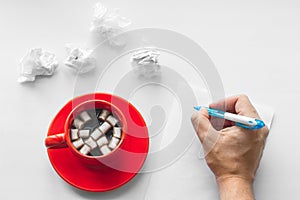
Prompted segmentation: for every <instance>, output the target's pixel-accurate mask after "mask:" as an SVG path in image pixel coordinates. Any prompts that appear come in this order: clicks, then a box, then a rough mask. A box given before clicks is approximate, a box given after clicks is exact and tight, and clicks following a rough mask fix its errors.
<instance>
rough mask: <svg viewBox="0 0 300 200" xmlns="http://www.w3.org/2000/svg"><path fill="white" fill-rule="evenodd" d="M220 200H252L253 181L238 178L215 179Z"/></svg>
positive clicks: (224, 177)
mask: <svg viewBox="0 0 300 200" xmlns="http://www.w3.org/2000/svg"><path fill="white" fill-rule="evenodd" d="M217 183H218V186H219V191H220V199H221V200H227V199H230V200H235V199H238V200H253V199H254V194H253V179H250V178H249V179H248V178H244V177H240V176H223V177H219V178H217Z"/></svg>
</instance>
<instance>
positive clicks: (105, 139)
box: [97, 136, 108, 147]
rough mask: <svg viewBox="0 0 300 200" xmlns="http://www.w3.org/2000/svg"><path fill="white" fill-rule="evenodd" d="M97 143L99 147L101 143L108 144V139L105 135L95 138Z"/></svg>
mask: <svg viewBox="0 0 300 200" xmlns="http://www.w3.org/2000/svg"><path fill="white" fill-rule="evenodd" d="M97 144H98V146H99V147H102V146H103V145H105V144H108V140H107V138H106V137H105V136H103V137H101V138H100V139H99V140H97Z"/></svg>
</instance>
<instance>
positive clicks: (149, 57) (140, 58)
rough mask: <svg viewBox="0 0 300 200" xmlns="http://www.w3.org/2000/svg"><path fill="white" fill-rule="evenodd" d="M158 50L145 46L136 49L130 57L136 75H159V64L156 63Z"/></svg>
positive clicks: (148, 76)
mask: <svg viewBox="0 0 300 200" xmlns="http://www.w3.org/2000/svg"><path fill="white" fill-rule="evenodd" d="M159 55H160V52H159V51H157V50H155V49H151V48H145V49H141V50H138V51H136V52H135V53H134V54H133V55H132V57H131V66H132V67H133V70H134V72H135V73H136V74H137V75H138V76H144V77H147V78H151V77H154V76H157V75H159V73H160V65H159V64H158V59H157V58H158V56H159Z"/></svg>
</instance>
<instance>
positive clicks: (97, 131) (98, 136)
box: [91, 128, 103, 140]
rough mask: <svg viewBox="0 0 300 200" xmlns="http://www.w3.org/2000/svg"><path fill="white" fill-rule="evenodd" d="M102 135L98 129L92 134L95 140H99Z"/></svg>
mask: <svg viewBox="0 0 300 200" xmlns="http://www.w3.org/2000/svg"><path fill="white" fill-rule="evenodd" d="M102 135H103V133H102V132H101V131H100V130H99V129H98V128H96V129H95V130H94V131H93V132H92V134H91V138H93V139H94V140H98V139H99V138H100V137H101V136H102Z"/></svg>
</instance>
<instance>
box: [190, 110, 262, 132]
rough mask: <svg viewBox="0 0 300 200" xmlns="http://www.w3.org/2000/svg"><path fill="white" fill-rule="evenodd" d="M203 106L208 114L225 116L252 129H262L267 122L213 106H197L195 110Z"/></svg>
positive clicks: (239, 124)
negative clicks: (213, 107)
mask: <svg viewBox="0 0 300 200" xmlns="http://www.w3.org/2000/svg"><path fill="white" fill-rule="evenodd" d="M201 108H206V109H207V111H208V114H209V115H210V116H213V117H218V118H223V119H226V120H229V121H232V122H235V125H236V126H239V127H242V128H246V129H250V130H255V129H260V128H263V127H264V126H265V123H264V122H263V121H262V120H259V119H255V118H251V117H246V116H242V115H236V114H232V113H229V112H224V111H222V110H216V109H212V108H208V107H205V106H195V107H194V109H195V110H200V109H201Z"/></svg>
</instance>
